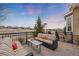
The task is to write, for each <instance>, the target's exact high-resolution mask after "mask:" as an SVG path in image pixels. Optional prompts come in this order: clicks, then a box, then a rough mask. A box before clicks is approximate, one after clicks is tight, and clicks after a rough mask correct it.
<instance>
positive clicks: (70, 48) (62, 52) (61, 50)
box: [24, 42, 79, 56]
mask: <svg viewBox="0 0 79 59" xmlns="http://www.w3.org/2000/svg"><path fill="white" fill-rule="evenodd" d="M58 45H59V46H58V48H57V49H56V50H55V51H53V50H50V49H48V48H46V47H44V46H41V48H42V49H41V53H37V51H36V50H35V49H34V48H31V47H29V50H30V51H32V52H33V54H34V56H79V46H78V45H73V44H69V43H64V42H58ZM26 46H27V45H24V47H26Z"/></svg>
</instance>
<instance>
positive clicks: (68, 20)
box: [66, 16, 72, 32]
mask: <svg viewBox="0 0 79 59" xmlns="http://www.w3.org/2000/svg"><path fill="white" fill-rule="evenodd" d="M66 20H67V31H68V32H71V31H72V27H71V26H72V25H71V20H72V18H71V16H68V17H67V19H66Z"/></svg>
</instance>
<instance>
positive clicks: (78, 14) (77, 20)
mask: <svg viewBox="0 0 79 59" xmlns="http://www.w3.org/2000/svg"><path fill="white" fill-rule="evenodd" d="M73 19H74V20H73V35H79V8H75V9H74V10H73Z"/></svg>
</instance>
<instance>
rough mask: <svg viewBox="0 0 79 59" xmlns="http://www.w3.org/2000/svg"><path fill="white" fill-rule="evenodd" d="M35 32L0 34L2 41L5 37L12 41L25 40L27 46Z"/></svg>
mask: <svg viewBox="0 0 79 59" xmlns="http://www.w3.org/2000/svg"><path fill="white" fill-rule="evenodd" d="M32 33H33V32H17V33H0V39H2V40H3V39H4V38H5V37H10V38H12V39H20V38H21V39H24V42H25V43H26V44H27V39H29V38H30V37H33V35H32Z"/></svg>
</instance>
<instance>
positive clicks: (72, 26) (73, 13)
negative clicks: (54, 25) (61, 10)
mask: <svg viewBox="0 0 79 59" xmlns="http://www.w3.org/2000/svg"><path fill="white" fill-rule="evenodd" d="M64 18H65V20H66V33H67V35H69V34H70V33H71V32H72V33H73V38H74V39H73V41H74V42H76V43H79V4H78V3H72V4H69V12H67V13H66V14H65V16H64Z"/></svg>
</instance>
